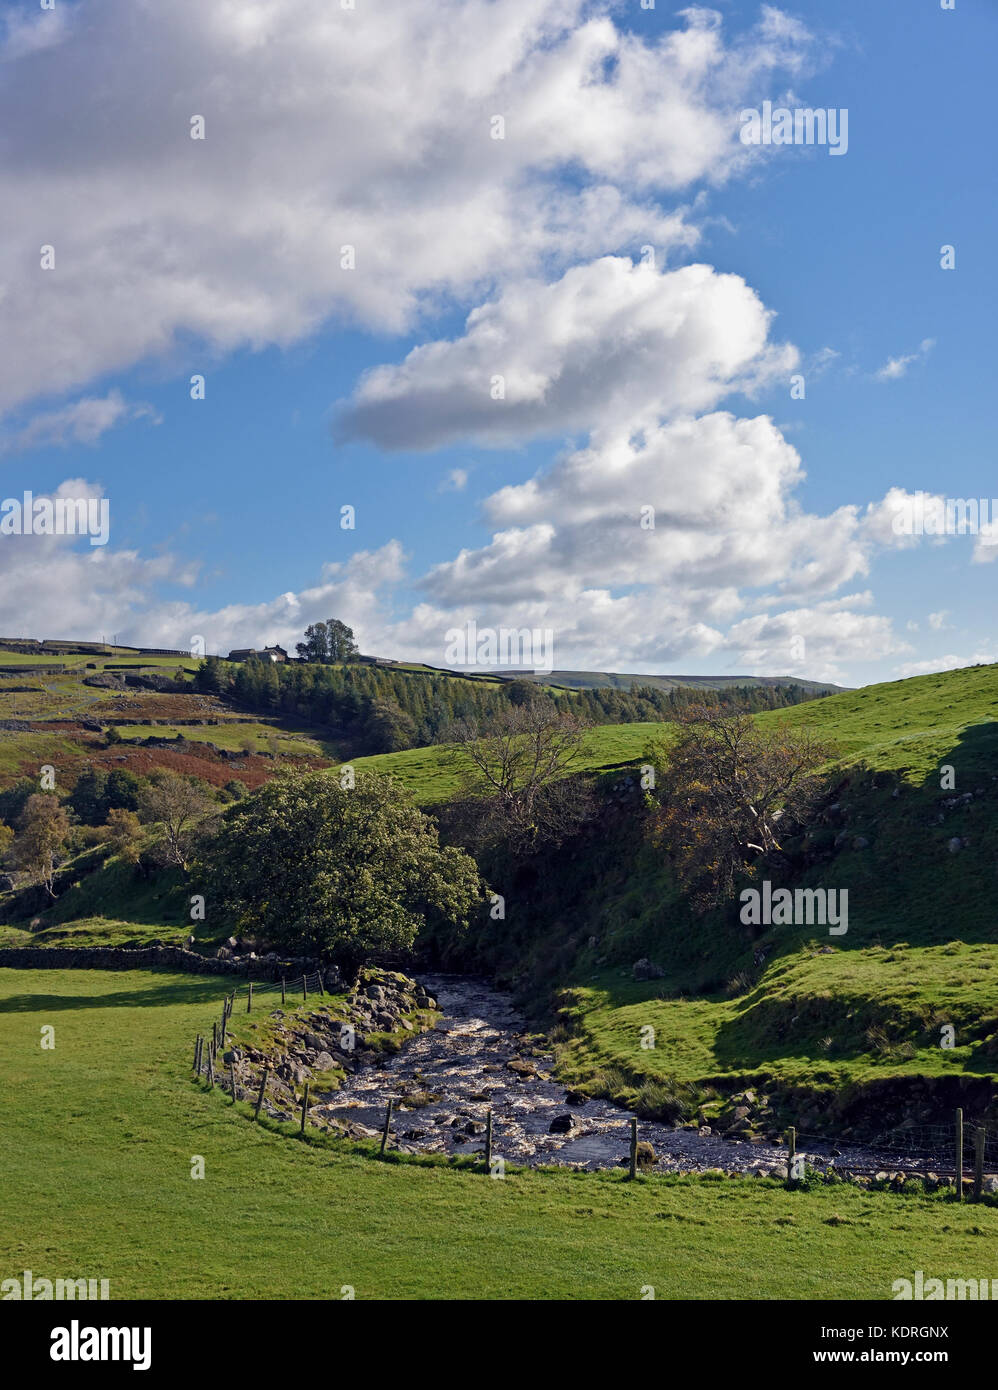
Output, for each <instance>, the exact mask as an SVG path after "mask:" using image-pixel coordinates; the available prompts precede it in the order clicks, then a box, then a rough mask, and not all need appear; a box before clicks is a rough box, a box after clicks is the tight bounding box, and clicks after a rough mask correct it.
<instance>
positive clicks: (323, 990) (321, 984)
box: [319, 970, 326, 999]
mask: <svg viewBox="0 0 998 1390" xmlns="http://www.w3.org/2000/svg"><path fill="white" fill-rule="evenodd" d="M319 994H320V995H321V996H322V998H323V999H325V997H326V991H325V987H324V986H323V983H322V971H321V970H320V971H319Z"/></svg>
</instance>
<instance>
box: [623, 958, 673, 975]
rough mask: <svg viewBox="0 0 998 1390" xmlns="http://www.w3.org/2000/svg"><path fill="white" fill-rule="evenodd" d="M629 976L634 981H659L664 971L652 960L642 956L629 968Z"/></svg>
mask: <svg viewBox="0 0 998 1390" xmlns="http://www.w3.org/2000/svg"><path fill="white" fill-rule="evenodd" d="M631 974H632V975H633V977H634V979H635V980H661V979H662V977H663V976H664V975H665V971H664V970H663V969H662V967H661V966H660V965H656V964H655V962H654V961H653V960H649V959H648V957H647V956H642V957H641V959H640V960H636V961H635V962H634V965H633V966H632V967H631Z"/></svg>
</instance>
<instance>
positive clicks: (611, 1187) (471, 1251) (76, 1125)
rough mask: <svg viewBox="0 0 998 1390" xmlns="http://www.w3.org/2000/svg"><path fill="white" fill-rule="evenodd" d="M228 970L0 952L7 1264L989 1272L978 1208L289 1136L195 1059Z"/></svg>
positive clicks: (595, 1295)
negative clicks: (133, 967)
mask: <svg viewBox="0 0 998 1390" xmlns="http://www.w3.org/2000/svg"><path fill="white" fill-rule="evenodd" d="M224 989H225V982H224V981H222V980H215V979H213V978H211V977H191V976H176V975H172V974H170V973H167V972H158V971H150V972H142V971H135V972H125V973H120V974H119V973H109V972H98V971H94V972H79V971H74V972H62V971H55V970H43V971H14V970H2V971H0V1053H2V1055H3V1057H4V1059H5V1072H6V1077H7V1085H8V1094H9V1095H10V1097H11V1103H8V1104H7V1105H5V1106H4V1107H3V1108H2V1110H0V1143H2V1145H3V1152H4V1154H5V1155H6V1156H7V1161H6V1163H5V1173H4V1197H5V1210H6V1212H7V1218H6V1220H5V1221H4V1223H3V1225H2V1228H0V1250H2V1261H0V1264H2V1272H3V1275H4V1277H8V1276H17V1275H19V1274H20V1272H21V1271H22V1270H24V1269H31V1270H32V1271H33V1272H34V1274H35V1275H37V1276H40V1277H58V1276H64V1275H65V1276H70V1275H92V1276H93V1277H104V1278H108V1279H110V1281H111V1297H112V1298H118V1299H120V1298H129V1297H139V1298H152V1299H162V1298H208V1299H215V1298H218V1299H234V1298H238V1299H256V1298H267V1297H274V1298H308V1299H328V1298H340V1297H343V1296H344V1295H343V1290H344V1286H349V1288H352V1289H353V1290H354V1291H355V1294H356V1297H357V1298H366V1299H388V1298H390V1299H417V1298H418V1299H438V1298H453V1299H498V1300H502V1299H521V1298H532V1299H579V1300H589V1299H640V1298H641V1297H642V1290H643V1289H644V1288H645V1287H646V1286H648V1285H651V1286H652V1287H653V1288H654V1290H655V1295H656V1297H657V1298H659V1299H669V1298H745V1297H753V1298H771V1299H778V1298H782V1299H786V1298H804V1299H852V1298H875V1299H889V1298H890V1297H891V1284H892V1282H893V1280H895V1279H899V1278H905V1277H907V1278H909V1279H910V1278H911V1277H912V1273H913V1271H914V1270H915V1269H916V1268H921V1269H926V1270H932V1271H933V1272H935V1273H938V1274H939V1275H943V1276H946V1275H949V1276H952V1277H959V1276H963V1277H968V1276H970V1275H974V1276H976V1275H978V1274H981V1273H988V1274H990V1273H992V1272H993V1271H992V1270H991V1268H990V1262H991V1256H992V1255H993V1252H994V1249H995V1240H996V1238H998V1209H995V1208H994V1207H990V1206H986V1205H983V1206H964V1207H962V1208H961V1207H957V1206H956V1205H955V1204H953V1203H951V1202H948V1201H945V1200H943V1199H941V1198H939V1197H935V1198H930V1197H926V1196H908V1197H901V1196H897V1195H894V1194H891V1193H874V1194H870V1193H865V1192H863V1191H861V1190H860V1189H856V1188H852V1187H848V1186H844V1185H838V1186H834V1187H828V1188H825V1187H822V1188H820V1189H817V1190H812V1191H800V1192H794V1193H787V1192H785V1191H783V1190H782V1189H781V1188H779V1187H778V1186H777V1185H775V1184H773V1183H770V1182H768V1181H765V1180H757V1179H743V1180H730V1179H725V1180H722V1181H717V1182H711V1181H708V1180H695V1179H686V1178H680V1179H670V1178H666V1177H661V1178H660V1177H648V1178H641V1179H639V1180H638V1181H637V1182H636V1183H633V1184H630V1183H627V1182H625V1181H623V1180H622V1177H621V1175H619V1174H615V1173H613V1174H598V1175H596V1174H584V1173H577V1174H576V1173H571V1174H570V1173H557V1172H550V1171H534V1172H513V1171H511V1172H509V1173H508V1174H507V1176H506V1178H505V1179H504V1180H502V1181H495V1180H492V1179H489V1178H487V1177H485V1176H484V1175H481V1174H478V1173H474V1172H469V1171H460V1170H458V1169H455V1168H451V1167H448V1166H445V1165H440V1164H432V1163H426V1164H422V1163H391V1162H379V1161H378V1160H377V1159H375V1158H373V1157H370V1156H368V1155H367V1154H365V1153H363V1152H361V1151H358V1150H354V1149H346V1148H344V1149H342V1150H339V1151H335V1152H334V1151H330V1150H329V1149H322V1148H319V1147H314V1148H313V1147H311V1146H309V1145H307V1144H303V1143H300V1142H297V1141H295V1140H292V1139H288V1138H286V1137H284V1136H282V1135H280V1134H277V1133H274V1132H272V1131H269V1130H266V1129H264V1128H262V1127H256V1126H254V1125H253V1124H252V1123H251V1122H250V1121H249V1120H248V1119H247V1118H246V1117H245V1114H244V1113H242V1112H243V1107H242V1106H240V1107H237V1108H236V1109H235V1110H234V1109H233V1107H232V1106H231V1104H230V1103H229V1102H228V1100H227V1099H226V1098H224V1097H223V1096H222V1095H221V1094H220V1093H219V1092H215V1093H214V1094H210V1093H208V1092H207V1091H206V1090H203V1089H199V1088H198V1087H197V1086H196V1085H194V1084H193V1083H192V1082H191V1080H190V1071H189V1069H188V1068H189V1062H190V1054H191V1047H192V1043H193V1038H194V1034H195V1032H197V1031H204V1029H205V1027H206V1025H207V1026H210V1022H211V1019H212V1018H213V1017H214V1016H215V1014H216V1011H217V1006H218V1003H219V1001H220V998H221V995H222V993H223V992H224ZM45 1025H51V1026H53V1027H54V1029H55V1048H54V1049H53V1050H48V1051H46V1050H42V1048H41V1047H40V1039H41V1029H42V1028H43V1026H45ZM197 1155H199V1156H201V1157H202V1158H203V1159H204V1165H205V1177H204V1178H203V1179H192V1178H191V1165H192V1160H193V1158H194V1157H195V1156H197ZM12 1214H13V1215H12Z"/></svg>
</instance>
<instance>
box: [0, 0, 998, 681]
mask: <svg viewBox="0 0 998 1390" xmlns="http://www.w3.org/2000/svg"><path fill="white" fill-rule="evenodd" d="M126 10H127V7H126V6H124V0H109V3H108V4H107V5H105V6H102V7H100V8H99V9H98V7H97V6H95V5H92V4H90V3H89V2H88V0H78V3H77V4H75V5H73V6H62V7H61V10H60V13H58V14H55V15H53V14H51V13H43V14H39V13H38V12H37V9H36V7H32V6H28V5H6V6H4V7H3V9H2V15H3V18H4V20H5V21H6V26H7V38H6V44H5V47H4V61H3V63H2V65H0V103H3V105H4V106H6V107H7V108H8V110H7V112H5V116H6V117H7V118H8V119H6V120H5V127H6V128H7V129H8V130H10V129H13V131H14V135H13V137H12V138H10V139H8V141H7V142H5V145H4V147H3V150H2V151H0V161H2V162H3V164H4V166H5V167H4V183H5V187H9V188H11V190H12V194H11V196H10V197H9V198H8V199H7V200H6V202H7V207H6V210H5V211H4V212H3V213H2V214H0V217H2V225H3V238H2V243H3V247H4V249H3V252H2V255H3V262H4V263H3V264H2V266H0V284H2V286H3V291H4V292H3V294H2V296H0V314H3V315H4V317H5V319H6V320H7V321H6V323H5V324H4V339H5V342H6V343H7V344H8V351H9V352H10V359H9V360H10V363H11V366H12V368H13V370H12V371H10V372H9V373H6V374H5V375H7V376H8V382H7V388H6V390H5V392H4V394H3V397H2V400H0V405H2V407H3V412H4V413H3V415H2V416H0V444H2V447H3V454H2V456H0V467H2V469H3V473H4V482H3V485H2V486H0V498H6V497H19V496H20V494H21V493H22V492H23V491H24V490H25V489H31V490H33V492H35V493H36V494H43V493H56V492H57V491H59V490H60V489H62V492H63V495H78V494H79V493H80V491H81V489H82V490H84V491H89V492H100V493H101V494H102V495H104V496H106V497H107V498H108V499H109V501H110V512H111V541H110V544H109V545H108V547H107V549H106V552H103V553H101V554H99V555H95V553H94V550H93V548H92V547H90V546H88V545H87V543H86V541H77V540H74V539H72V538H65V537H59V538H52V537H47V536H23V537H21V536H19V537H11V536H3V535H0V578H2V580H3V592H2V593H0V630H2V632H3V633H4V634H5V635H15V634H20V633H25V634H27V635H34V636H38V637H53V636H70V635H76V636H80V637H92V636H94V635H95V633H97V635H100V632H105V633H111V632H114V633H117V634H118V636H119V638H121V640H130V641H135V642H143V641H146V642H150V643H156V644H159V643H164V644H166V645H169V646H185V645H186V644H187V643H188V641H189V639H190V637H191V636H192V635H194V634H203V635H204V636H205V638H206V641H207V644H208V647H209V650H220V651H225V650H227V649H228V647H229V646H230V645H258V644H259V645H262V644H263V643H264V642H268V641H274V640H281V641H284V642H285V643H286V644H287V643H289V642H292V641H293V640H294V638H295V636H296V635H297V633H298V632H300V630H301V628H302V627H303V626H304V624H305V622H307V621H312V620H314V619H315V618H319V617H327V616H339V617H342V618H343V619H344V620H346V621H347V622H349V623H352V625H353V626H354V627H355V628H356V629H357V631H358V635H359V636H360V638H361V643H362V646H363V647H364V648H365V649H366V650H373V651H378V652H380V653H382V654H385V655H405V656H408V657H418V658H423V659H426V660H429V661H431V662H437V663H442V662H443V660H444V655H443V647H444V641H445V634H446V632H447V630H448V629H449V628H450V627H452V626H454V625H458V624H462V623H464V622H466V621H468V620H474V621H475V622H477V623H478V625H479V626H480V627H487V626H489V625H493V626H500V625H504V624H509V625H511V626H516V627H520V626H531V627H534V628H539V629H549V630H550V631H551V632H552V633H553V640H554V650H555V663H556V665H559V666H566V667H590V668H598V669H616V670H647V671H677V670H679V671H685V672H699V673H712V672H716V673H730V672H734V671H751V672H757V673H769V674H785V673H788V672H795V673H797V674H800V675H805V676H813V677H818V678H828V679H836V680H839V681H841V682H843V683H846V684H861V683H866V682H868V681H872V680H881V679H890V678H893V677H895V676H897V675H903V674H909V673H913V672H916V671H919V670H923V669H934V668H936V667H939V666H946V665H956V664H965V663H969V662H971V661H975V660H996V659H998V639H996V636H995V631H994V613H995V605H994V599H993V592H994V584H995V576H996V574H998V570H996V569H995V566H994V563H993V560H992V559H991V557H992V556H993V555H996V554H998V545H996V546H994V547H993V548H992V547H989V546H987V545H986V544H984V543H982V541H981V539H980V538H979V539H978V541H977V543H976V544H975V541H974V538H972V537H967V536H964V537H954V538H951V539H948V540H945V541H942V542H940V541H938V540H933V539H932V538H923V539H921V540H920V541H915V540H907V541H905V543H903V544H900V543H898V540H897V538H896V537H894V536H893V535H892V533H891V526H890V518H891V515H892V514H893V512H894V511H896V506H897V499H898V497H899V496H900V495H901V494H902V493H903V494H911V493H914V492H916V491H919V490H924V491H926V492H929V493H931V494H933V495H935V496H938V497H970V496H979V497H988V498H990V497H992V496H995V497H998V485H996V477H995V467H994V444H993V441H994V438H995V428H994V426H995V421H994V418H993V417H994V412H995V405H994V391H993V388H992V389H989V388H991V381H990V380H989V375H990V369H991V368H992V367H993V348H992V347H991V339H992V334H991V332H990V329H991V317H992V316H991V312H990V310H991V306H993V304H994V303H995V288H996V287H995V283H994V280H995V274H996V272H995V265H994V256H993V247H994V245H995V242H996V231H998V228H996V226H995V221H996V212H995V207H996V200H995V199H994V196H993V187H992V186H991V183H990V181H989V168H988V165H989V160H988V157H987V155H986V153H985V149H986V141H987V139H988V131H989V128H990V126H989V114H990V113H989V112H988V111H987V109H986V107H985V103H986V102H987V92H988V90H989V87H990V79H991V75H992V67H993V55H994V52H995V48H996V39H998V11H996V10H995V8H994V7H993V6H992V5H990V4H985V3H983V0H979V2H978V3H973V0H957V4H956V7H955V9H953V10H952V11H948V10H943V9H942V8H941V6H940V5H939V4H938V3H936V0H865V3H857V2H854V0H840V3H838V4H836V5H835V6H833V7H829V6H827V5H822V4H812V3H801V4H796V5H792V6H786V7H782V6H781V7H775V6H759V5H747V4H741V3H737V4H736V3H729V4H724V3H716V4H714V5H713V6H711V7H709V9H708V8H699V9H696V10H693V11H690V10H687V11H685V12H683V11H681V10H680V8H679V7H672V6H669V5H664V4H662V3H661V0H659V3H658V4H657V6H656V8H655V10H654V11H642V10H641V9H640V8H639V7H638V5H637V4H633V3H628V4H622V5H617V6H614V5H610V6H605V5H590V4H586V3H584V2H583V0H509V3H506V4H505V5H503V6H501V7H500V10H501V14H500V13H499V12H498V11H496V10H495V9H494V8H492V7H490V5H489V4H488V3H486V0H447V3H445V4H443V3H436V0H433V3H431V0H425V3H424V0H408V4H406V5H402V4H399V3H393V2H392V0H384V3H376V0H358V12H357V13H355V14H353V15H349V14H345V15H342V16H340V15H334V16H332V17H330V16H329V15H328V14H327V23H326V24H325V26H323V24H322V23H321V22H320V20H319V18H317V17H316V16H315V15H311V14H306V13H303V12H302V7H301V6H299V5H295V4H292V3H290V0H263V2H262V3H259V4H256V5H247V6H246V7H244V10H243V17H242V19H241V20H240V21H236V20H232V19H231V17H230V18H229V19H226V18H224V17H223V16H222V15H221V14H219V15H217V16H215V17H214V18H213V19H212V20H210V21H209V20H208V19H207V18H206V17H205V15H204V11H203V7H200V6H197V5H195V4H193V3H192V0H191V3H188V0H175V2H174V3H171V4H166V3H163V4H160V3H153V4H152V5H151V6H150V7H149V19H148V23H147V24H145V25H139V24H137V23H135V22H133V21H129V20H128V19H127V17H126ZM365 11H366V13H365ZM351 25H352V26H353V27H352V28H350V27H345V26H351ZM317 26H318V27H317ZM670 35H672V36H673V37H672V39H671V40H670V39H669V36H670ZM677 36H685V38H683V39H680V38H679V37H677ZM420 45H425V47H421V46H420ZM708 50H709V55H710V56H709V57H707V58H705V57H704V54H705V53H707V52H708ZM483 55H487V56H483ZM28 92H31V93H34V94H35V97H36V102H37V97H38V94H41V96H42V98H43V101H42V103H41V104H40V107H41V108H47V110H48V114H47V115H46V114H43V115H41V116H37V115H35V114H34V112H35V111H37V110H39V109H40V107H39V106H38V105H36V106H35V108H33V110H32V111H28V110H26V109H25V102H24V96H25V93H28ZM765 100H771V101H773V102H774V103H775V104H777V105H781V104H784V105H787V106H788V107H790V108H791V109H793V108H796V107H804V106H810V107H826V108H835V109H837V110H838V109H842V108H846V109H847V110H848V120H849V145H848V151H847V153H845V154H844V155H842V156H838V157H836V156H833V155H830V154H829V152H828V150H827V149H824V148H820V147H813V148H810V149H802V148H798V147H792V146H791V147H772V148H770V149H768V150H759V149H754V150H750V149H748V148H747V147H746V146H744V145H743V144H742V143H741V142H740V141H739V139H738V130H739V113H740V111H741V110H743V109H744V108H756V107H760V106H761V104H762V102H763V101H765ZM499 112H501V113H502V114H503V116H504V119H505V121H506V125H507V130H506V138H505V140H503V141H501V142H499V141H494V140H491V139H490V138H489V135H488V130H487V122H488V120H489V119H490V118H491V117H492V116H493V115H494V114H495V113H499ZM194 113H200V114H203V115H204V117H205V123H206V138H205V140H204V141H203V142H198V141H192V140H191V139H190V133H189V130H188V129H187V125H188V122H189V116H190V115H192V114H194ZM594 199H595V200H596V201H595V202H594V201H593V200H594ZM45 243H49V244H53V245H54V246H55V248H56V266H55V269H54V270H52V271H49V272H43V271H40V270H39V268H38V251H37V249H36V248H38V247H40V246H41V245H43V244H45ZM344 243H349V244H352V245H354V246H355V248H356V257H357V269H356V270H354V271H348V270H341V269H340V267H339V256H340V247H341V245H342V244H344ZM944 244H951V245H953V246H954V247H955V249H956V268H955V269H954V270H952V271H945V270H942V269H941V268H940V248H941V247H942V246H943V245H944ZM646 245H650V246H652V247H654V265H653V267H652V268H648V267H647V266H646V267H645V269H646V271H647V273H646V274H645V275H644V277H643V278H639V267H640V264H641V257H642V247H643V246H646ZM608 258H613V260H612V261H611V260H610V259H608ZM693 266H704V267H709V270H707V271H706V272H704V274H703V275H699V274H695V275H694V276H693V277H690V276H689V275H688V274H684V271H686V272H688V268H690V267H693ZM732 276H735V277H740V278H739V279H738V280H732V279H731V278H730V277H732ZM489 306H491V307H489ZM469 313H475V314H476V319H475V323H479V322H482V321H483V322H484V325H485V328H484V330H480V329H478V328H475V327H474V326H472V327H471V328H466V319H467V316H468V315H469ZM483 315H484V319H483V318H482V316H483ZM769 316H771V317H769ZM677 323H679V324H680V326H679V327H677ZM635 324H638V325H639V326H637V327H635ZM428 345H437V346H435V347H434V346H428ZM414 351H415V352H416V356H415V357H414V358H409V354H410V353H413V352H414ZM407 358H408V359H409V360H408V362H407ZM493 358H494V360H493ZM907 359H910V360H907ZM892 362H893V363H894V366H889V365H888V364H890V363H892ZM404 363H405V364H406V365H405V366H401V365H400V364H404ZM375 369H380V370H379V374H378V375H376V376H374V377H369V376H365V374H366V373H370V372H371V371H373V370H375ZM885 369H886V370H885ZM194 373H203V374H204V376H205V378H206V390H205V399H204V400H203V401H192V400H191V398H190V378H191V376H192V375H193V374H194ZM493 373H500V374H503V375H505V376H506V378H507V392H508V394H507V400H506V402H505V404H506V406H508V407H509V408H508V409H507V410H505V411H504V414H503V416H502V419H503V423H502V425H501V426H500V425H499V424H498V423H497V422H498V420H499V418H500V417H499V416H498V415H497V414H496V412H495V410H492V409H491V406H490V404H489V403H488V397H487V382H488V380H489V379H490V378H491V376H492V375H493ZM797 373H799V374H802V375H803V376H804V379H805V384H806V385H805V389H806V396H805V399H803V400H795V399H792V398H791V393H790V377H791V376H792V375H794V374H797ZM479 392H482V393H483V394H481V395H480V396H479V395H477V394H476V393H479ZM483 402H485V404H483ZM499 408H500V409H503V407H502V406H500V407H499ZM719 416H723V418H716V417H719ZM767 417H768V421H769V422H771V423H769V424H768V425H767V426H765V427H762V426H759V427H755V428H749V427H748V426H747V425H743V424H742V422H748V421H757V420H759V419H760V418H767ZM507 420H508V423H506V421H507ZM448 422H450V423H448ZM794 451H796V456H798V457H797V459H796V461H795V460H794ZM608 480H612V481H608ZM892 498H893V499H894V501H893V502H892V501H891V500H890V499H892ZM649 503H650V504H651V505H653V506H654V507H655V510H656V518H657V519H656V529H655V533H654V536H649V535H648V533H646V532H642V531H641V530H640V529H639V526H638V520H637V518H638V515H639V512H640V508H641V507H642V506H643V505H645V504H649ZM344 504H349V505H351V506H353V507H354V508H355V509H356V517H357V523H356V528H355V529H354V530H343V529H341V526H340V508H341V506H343V505H344ZM849 509H852V510H851V511H850V510H849ZM497 535H498V536H499V537H500V540H499V541H496V540H495V539H494V538H495V537H496V536H497ZM646 543H648V544H646ZM642 547H644V548H643V549H642ZM462 557H463V558H462ZM428 576H431V577H429V578H428ZM289 596H290V597H289Z"/></svg>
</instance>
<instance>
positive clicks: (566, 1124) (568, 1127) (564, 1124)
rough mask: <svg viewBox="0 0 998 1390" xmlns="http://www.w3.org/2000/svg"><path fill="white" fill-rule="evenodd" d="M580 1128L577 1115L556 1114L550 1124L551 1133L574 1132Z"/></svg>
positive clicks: (549, 1130)
mask: <svg viewBox="0 0 998 1390" xmlns="http://www.w3.org/2000/svg"><path fill="white" fill-rule="evenodd" d="M578 1128H579V1121H578V1118H577V1116H575V1115H555V1117H554V1119H553V1120H552V1121H551V1123H550V1124H549V1125H548V1133H549V1134H573V1133H574V1132H575V1130H577V1129H578Z"/></svg>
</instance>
